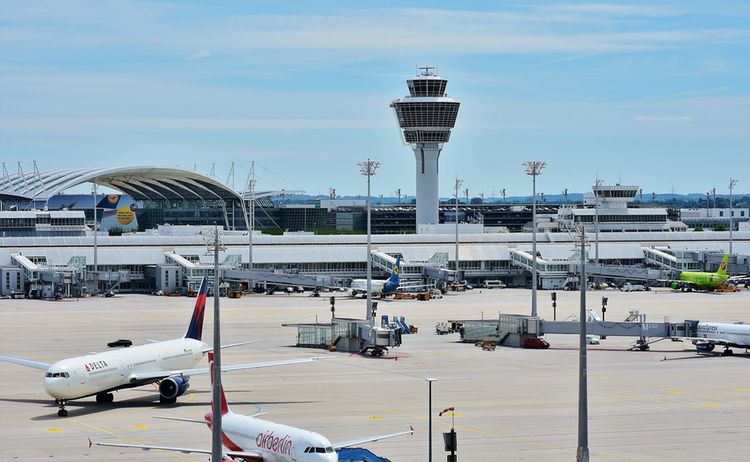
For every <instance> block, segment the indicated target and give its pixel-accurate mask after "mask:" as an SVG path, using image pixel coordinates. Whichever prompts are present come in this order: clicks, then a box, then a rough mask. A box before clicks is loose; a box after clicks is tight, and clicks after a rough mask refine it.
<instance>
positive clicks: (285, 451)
mask: <svg viewBox="0 0 750 462" xmlns="http://www.w3.org/2000/svg"><path fill="white" fill-rule="evenodd" d="M211 417H212V415H211V413H210V412H209V413H207V414H206V416H205V419H206V422H207V423H208V425H209V427H210V426H211ZM221 428H222V437H223V443H224V446H225V447H227V448H228V449H230V450H233V451H258V452H260V453H262V454H263V460H264V462H265V461H268V462H335V461H338V454H337V453H336V452H335V451H334V450H333V447H332V446H331V442H330V441H328V439H327V438H326V437H324V436H323V435H320V434H318V433H314V432H311V431H308V430H304V429H302V428H297V427H291V426H289V425H283V424H278V423H274V422H269V421H267V420H261V419H257V418H255V417H249V416H244V415H241V414H235V413H232V412H230V413H228V414H225V415H223V416H222V418H221Z"/></svg>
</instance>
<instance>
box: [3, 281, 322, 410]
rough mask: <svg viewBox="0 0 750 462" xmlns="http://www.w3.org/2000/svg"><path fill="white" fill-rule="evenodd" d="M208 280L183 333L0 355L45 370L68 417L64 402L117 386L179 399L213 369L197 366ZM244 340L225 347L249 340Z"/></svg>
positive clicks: (100, 396) (104, 397) (99, 397)
mask: <svg viewBox="0 0 750 462" xmlns="http://www.w3.org/2000/svg"><path fill="white" fill-rule="evenodd" d="M207 293H208V279H207V278H205V277H204V278H203V281H202V282H201V286H200V290H199V292H198V299H197V300H196V302H195V308H194V310H193V315H192V317H191V318H190V325H189V326H188V329H187V332H186V333H185V336H184V337H183V338H179V339H174V340H167V341H163V342H154V343H150V344H146V345H141V346H136V347H131V348H122V349H117V350H114V351H107V352H104V353H93V354H87V355H83V356H77V357H74V358H67V359H63V360H61V361H58V362H56V363H54V364H49V363H45V362H41V361H32V360H28V359H21V358H14V357H10V356H3V355H0V361H5V362H9V363H13V364H18V365H20V366H26V367H33V368H35V369H41V370H45V371H46V374H45V377H44V390H45V391H46V392H47V394H49V395H50V396H51V397H53V398H54V399H55V403H56V404H57V405H58V406H59V410H58V411H57V415H58V416H60V417H65V416H67V415H68V411H67V410H66V409H65V404H66V403H67V402H68V401H69V400H72V399H79V398H84V397H87V396H92V395H96V402H97V403H110V402H112V401H113V400H114V396H113V395H112V393H111V392H112V391H115V390H120V389H123V388H133V387H139V386H141V385H147V384H150V383H158V384H159V400H160V402H162V403H174V402H176V401H177V397H178V396H181V395H182V394H184V393H185V391H187V389H188V387H189V386H190V384H189V383H188V381H189V380H190V376H193V375H199V374H206V373H208V368H197V369H196V368H195V365H196V364H197V363H198V362H199V361H200V360H201V358H203V355H204V354H206V353H207V352H209V351H211V350H212V347H209V346H208V345H206V344H205V343H203V342H202V341H201V335H202V333H203V314H204V313H205V306H206V294H207ZM248 343H252V342H242V343H236V344H232V345H223V346H222V348H227V347H232V346H239V345H245V344H248ZM309 361H313V358H303V359H290V360H281V361H269V362H262V363H247V364H234V365H227V366H222V370H223V371H234V370H241V369H254V368H259V367H267V366H280V365H286V364H298V363H304V362H309Z"/></svg>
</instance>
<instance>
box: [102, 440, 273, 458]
mask: <svg viewBox="0 0 750 462" xmlns="http://www.w3.org/2000/svg"><path fill="white" fill-rule="evenodd" d="M94 445H96V446H108V447H113V448H134V449H144V450H146V451H148V450H151V449H153V450H156V451H173V452H181V453H183V454H190V453H195V454H209V455H210V454H211V450H210V449H195V448H181V447H175V446H148V445H144V444H124V443H102V442H101V441H92V440H91V439H90V438H89V447H91V446H94ZM222 454H223V455H224V457H231V458H233V459H241V460H247V461H253V462H263V460H264V459H263V454H261V453H260V452H254V451H225V450H222Z"/></svg>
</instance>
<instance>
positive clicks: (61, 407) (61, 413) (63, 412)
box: [55, 399, 68, 417]
mask: <svg viewBox="0 0 750 462" xmlns="http://www.w3.org/2000/svg"><path fill="white" fill-rule="evenodd" d="M55 403H56V404H57V406H58V407H59V409H58V410H57V416H58V417H67V416H68V410H67V409H65V400H62V399H56V400H55Z"/></svg>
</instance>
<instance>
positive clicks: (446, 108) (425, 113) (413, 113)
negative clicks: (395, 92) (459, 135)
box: [394, 101, 459, 129]
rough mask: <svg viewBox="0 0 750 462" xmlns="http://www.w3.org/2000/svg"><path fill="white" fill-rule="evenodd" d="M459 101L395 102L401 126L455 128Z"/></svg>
mask: <svg viewBox="0 0 750 462" xmlns="http://www.w3.org/2000/svg"><path fill="white" fill-rule="evenodd" d="M458 106H459V103H457V102H447V101H443V102H408V101H404V102H397V103H394V107H395V108H396V115H397V117H398V123H399V125H400V126H401V128H404V129H406V128H418V127H445V128H453V126H454V125H456V117H457V116H458Z"/></svg>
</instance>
